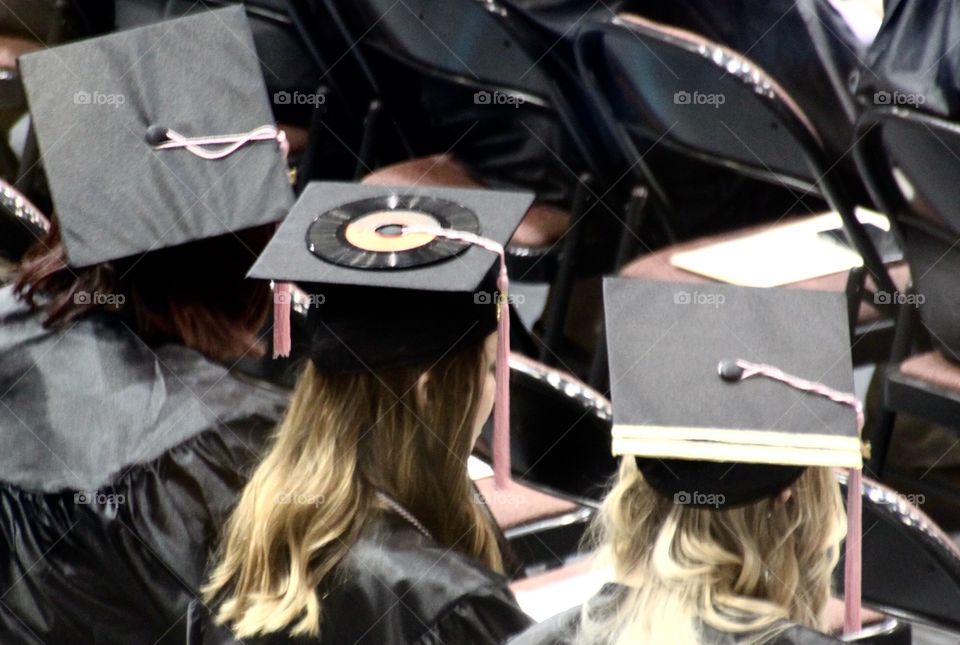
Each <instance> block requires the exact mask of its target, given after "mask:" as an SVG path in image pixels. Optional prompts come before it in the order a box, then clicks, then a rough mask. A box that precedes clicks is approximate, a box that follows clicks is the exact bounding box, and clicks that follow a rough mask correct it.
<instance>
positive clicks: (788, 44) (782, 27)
mask: <svg viewBox="0 0 960 645" xmlns="http://www.w3.org/2000/svg"><path fill="white" fill-rule="evenodd" d="M814 4H815V6H816V9H817V13H818V15H819V16H820V18H821V20H823V21H824V27H825V29H824V31H825V34H826V37H827V39H828V41H829V46H830V50H831V52H832V53H833V55H834V59H835V61H836V64H837V66H838V67H839V69H840V72H841V74H842V75H843V76H844V77H848V76H849V75H850V74H851V73H852V72H854V70H856V69H857V65H858V64H859V63H858V60H859V57H860V56H862V51H861V45H860V43H859V41H858V40H857V39H856V37H855V36H854V35H853V33H852V31H851V30H850V28H849V27H848V26H847V24H846V22H845V21H844V20H843V17H842V16H841V15H840V14H839V13H838V12H837V11H836V10H835V9H833V7H831V6H830V3H829V2H828V0H816V2H815V3H814ZM621 11H624V12H630V13H636V14H639V15H641V16H643V17H645V18H649V19H650V20H654V21H657V22H662V23H665V24H668V25H671V26H673V27H678V28H680V29H686V30H688V31H692V32H694V33H697V34H700V35H702V36H704V37H706V38H709V39H710V40H713V41H716V42H718V43H720V44H722V45H726V46H727V47H729V48H731V49H733V50H734V51H737V52H740V53H742V54H743V55H745V56H746V57H747V58H749V59H750V60H752V61H754V62H755V63H757V64H758V65H759V66H760V67H761V68H762V69H763V70H764V71H766V72H767V73H768V74H770V75H771V76H772V77H773V78H774V79H776V80H777V82H778V83H780V85H782V86H783V88H784V89H785V90H786V91H787V93H788V94H790V96H791V97H793V99H794V100H795V101H796V102H797V103H798V104H799V105H800V107H801V108H802V109H803V111H804V113H806V114H807V115H808V116H809V118H810V120H811V121H812V122H813V124H814V127H815V128H816V129H817V131H818V132H819V133H820V134H821V135H822V136H823V137H824V144H825V145H826V146H827V148H828V149H829V150H831V151H832V152H833V153H834V155H836V156H840V155H844V154H845V153H846V152H847V151H848V150H849V148H850V145H851V144H852V143H853V139H852V135H853V127H852V124H851V123H850V122H849V121H848V120H847V119H844V118H842V115H843V114H844V112H843V108H842V105H841V102H840V99H839V98H838V96H837V91H836V90H835V89H834V88H833V87H832V86H831V84H830V82H829V78H828V76H827V72H826V68H825V66H824V62H823V60H822V59H821V58H820V56H818V54H817V52H816V50H815V49H814V46H813V43H812V40H811V36H810V33H809V31H808V29H807V26H806V24H805V23H804V20H803V17H802V14H801V12H800V9H798V7H797V3H796V2H793V1H792V0H777V1H776V2H768V1H762V0H761V1H758V0H731V1H727V2H712V1H711V0H698V1H695V2H658V1H652V0H627V1H626V2H625V3H624V4H623V5H622V6H621ZM851 163H852V162H851Z"/></svg>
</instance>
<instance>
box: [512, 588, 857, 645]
mask: <svg viewBox="0 0 960 645" xmlns="http://www.w3.org/2000/svg"><path fill="white" fill-rule="evenodd" d="M625 591H626V588H625V587H622V586H620V585H615V584H608V585H605V586H604V588H603V589H602V590H601V591H600V593H599V594H598V595H597V596H595V597H594V598H593V599H592V600H590V601H589V602H590V603H591V604H593V603H598V602H599V603H607V602H615V601H616V597H617V596H618V595H619V594H621V593H623V592H625ZM580 612H581V608H580V607H575V608H573V609H570V610H567V611H565V612H563V613H561V614H558V615H556V616H554V617H552V618H548V619H547V620H545V621H544V622H542V623H540V624H538V625H535V626H533V627H531V628H530V629H528V630H527V631H525V632H524V633H522V634H520V635H519V636H517V637H516V638H514V639H512V640H510V641H509V645H574V643H576V642H578V641H577V640H576V635H577V630H578V629H579V627H580ZM756 636H757V634H756V633H754V632H747V633H743V634H731V633H726V632H721V631H719V630H716V629H714V628H712V627H709V626H706V627H704V628H703V629H702V631H701V634H700V640H699V641H698V642H699V643H701V645H736V644H737V643H752V642H756V641H755V640H753V639H755V638H756ZM762 642H763V643H764V644H765V645H828V644H829V643H842V642H843V641H841V640H838V639H836V638H833V637H832V636H827V635H826V634H821V633H820V632H817V631H814V630H812V629H809V628H807V627H803V626H802V625H795V624H789V625H788V626H786V628H785V629H784V630H783V631H782V632H781V633H779V634H778V635H776V636H775V637H773V638H771V639H767V640H765V641H762ZM598 645H599V644H598Z"/></svg>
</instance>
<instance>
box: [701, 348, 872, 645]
mask: <svg viewBox="0 0 960 645" xmlns="http://www.w3.org/2000/svg"><path fill="white" fill-rule="evenodd" d="M735 364H736V366H737V367H739V368H740V370H741V371H740V373H739V374H733V373H732V372H729V371H726V370H725V367H727V366H726V365H725V364H724V363H721V364H720V375H721V376H722V377H723V378H724V379H727V380H740V381H742V380H744V379H748V378H750V377H751V376H765V377H766V378H770V379H773V380H775V381H780V382H781V383H786V384H787V385H789V386H790V387H793V388H796V389H798V390H802V391H804V392H810V393H811V394H817V395H819V396H824V397H826V398H828V399H830V400H831V401H836V402H837V403H841V404H843V405H849V406H850V407H852V408H853V410H854V412H856V414H857V430H858V432H859V431H861V430H863V403H861V402H860V400H859V399H858V398H857V397H855V396H854V395H852V394H850V393H848V392H840V391H839V390H835V389H833V388H831V387H828V386H826V385H824V384H823V383H818V382H816V381H808V380H807V379H803V378H800V377H799V376H794V375H792V374H787V373H786V372H784V371H783V370H781V369H779V368H777V367H774V366H772V365H766V364H764V363H751V362H750V361H745V360H743V359H739V358H738V359H737V360H736V361H735ZM862 487H863V472H862V471H861V470H860V469H859V468H851V469H849V478H848V479H847V538H846V555H845V558H844V563H843V574H844V575H843V580H844V593H843V601H844V618H843V632H844V634H855V633H857V632H859V631H860V628H861V626H862V624H863V621H862V618H861V615H860V603H861V584H860V582H861V576H862V572H861V565H862V563H861V555H862V554H861V540H862V538H863V535H862V533H863V499H862V494H863V493H862Z"/></svg>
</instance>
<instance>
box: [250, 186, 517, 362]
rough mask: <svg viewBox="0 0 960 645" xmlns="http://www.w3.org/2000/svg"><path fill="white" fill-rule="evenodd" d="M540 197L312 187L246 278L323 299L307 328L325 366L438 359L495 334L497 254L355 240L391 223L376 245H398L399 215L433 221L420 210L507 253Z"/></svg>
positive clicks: (449, 245) (439, 242)
mask: <svg viewBox="0 0 960 645" xmlns="http://www.w3.org/2000/svg"><path fill="white" fill-rule="evenodd" d="M532 200H533V195H532V194H530V193H521V192H500V191H491V190H471V189H461V188H457V189H453V188H434V187H431V188H419V187H404V188H390V187H383V186H366V185H360V184H352V183H337V182H317V183H311V184H310V185H309V186H307V188H306V190H304V192H303V194H302V195H301V196H300V198H299V199H298V200H297V203H296V205H295V206H294V207H293V210H291V212H290V215H289V216H288V217H287V218H286V220H285V221H284V222H283V225H282V226H281V227H280V229H279V230H278V231H277V233H276V234H275V235H274V237H273V240H271V242H270V244H268V245H267V248H266V249H265V250H264V251H263V253H262V254H261V256H260V258H259V259H258V260H257V262H256V264H254V266H253V268H252V269H251V270H250V273H249V276H250V277H254V278H263V279H270V280H277V281H285V282H293V283H296V284H297V285H299V286H300V287H301V288H303V289H304V290H305V291H307V292H309V293H310V294H312V295H313V296H314V297H313V298H311V301H312V302H313V303H314V304H315V305H316V306H314V307H311V308H310V310H309V314H308V316H307V320H306V323H307V327H308V328H309V334H308V336H309V344H310V348H309V349H310V356H311V358H312V359H313V361H314V363H315V364H316V365H317V367H318V368H319V369H321V370H326V371H336V372H350V371H360V370H364V369H367V368H369V369H378V368H389V367H395V366H400V365H408V364H418V363H430V362H432V361H436V360H438V359H439V358H440V357H442V356H443V355H445V354H446V353H447V352H449V351H451V349H453V348H455V347H456V346H462V345H464V344H466V343H467V342H469V341H470V340H472V339H477V338H481V337H483V336H485V335H487V334H489V333H491V332H492V331H493V330H494V329H495V328H496V309H497V308H496V307H495V306H493V305H494V304H495V301H496V298H497V295H496V291H497V286H496V279H497V270H496V269H497V256H496V255H495V254H494V253H491V252H490V251H487V250H485V249H482V248H477V247H475V246H471V245H466V244H463V243H460V242H456V241H452V240H443V239H439V238H437V239H433V240H432V241H430V242H429V243H427V244H425V245H423V246H418V247H416V248H412V249H409V250H400V251H398V252H390V251H381V252H378V251H370V250H364V249H361V248H359V247H357V246H355V245H354V243H359V244H361V245H363V246H365V247H369V245H368V244H367V243H366V242H364V241H359V242H358V240H357V239H356V236H357V235H364V234H365V232H366V231H376V230H377V229H378V228H383V227H386V228H385V229H384V232H386V233H387V234H388V235H387V236H384V237H382V238H380V240H379V241H380V242H384V243H386V244H387V245H388V246H389V245H390V244H391V243H392V242H391V240H397V239H398V238H397V237H395V234H396V233H397V232H398V231H397V230H393V231H391V230H390V227H389V224H390V222H392V221H394V220H393V219H392V218H395V216H397V215H399V216H401V217H408V216H409V215H410V214H413V217H414V219H413V220H410V223H411V225H420V224H426V225H429V224H430V223H431V220H430V219H429V217H430V216H429V215H427V216H425V215H424V214H423V213H432V214H433V215H432V217H433V220H434V225H437V224H439V225H440V226H441V227H444V228H448V229H455V230H460V231H466V232H468V233H474V234H476V235H479V236H482V237H484V238H488V239H490V240H493V241H494V242H497V243H499V244H502V245H505V244H506V243H507V241H508V240H509V239H510V236H511V235H512V234H513V231H514V229H516V227H517V225H518V223H519V222H520V219H521V218H522V217H523V215H524V213H525V212H526V210H527V208H528V207H529V206H530V203H531V202H532ZM376 213H380V214H379V215H377V214H376ZM371 214H374V215H371ZM384 217H386V218H387V219H382V218H384ZM425 217H426V218H427V219H424V218H425ZM370 224H373V228H370V227H369V226H368V225H370ZM391 232H392V233H393V234H394V237H390V236H389V234H390V233H391ZM379 237H380V236H378V235H373V236H372V238H373V244H374V246H376V244H377V243H378V240H377V238H379ZM410 239H411V240H412V243H413V244H414V245H416V244H419V243H421V242H423V241H424V240H427V239H429V238H428V237H422V238H420V239H419V240H418V239H417V238H416V237H413V238H410ZM401 246H405V244H401ZM410 265H412V266H410ZM295 341H296V339H295Z"/></svg>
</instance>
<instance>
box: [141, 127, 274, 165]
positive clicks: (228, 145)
mask: <svg viewBox="0 0 960 645" xmlns="http://www.w3.org/2000/svg"><path fill="white" fill-rule="evenodd" d="M165 135H166V137H167V140H166V141H159V142H157V143H156V144H155V145H154V146H153V148H154V150H170V149H173V148H184V149H186V150H187V151H189V152H191V153H193V154H195V155H196V156H198V157H200V158H201V159H206V160H208V161H217V160H218V159H224V158H226V157H228V156H230V155H232V154H233V153H234V152H236V151H237V150H239V149H240V148H242V147H243V146H245V145H247V144H248V143H252V142H254V141H276V142H277V145H279V146H280V151H281V152H282V153H283V158H284V159H286V158H287V155H288V153H289V151H290V144H289V142H288V141H287V134H286V133H285V132H284V131H283V130H281V129H280V128H277V127H276V126H272V125H261V126H260V127H259V128H254V129H253V130H250V131H249V132H241V133H238V134H222V135H214V136H208V137H185V136H183V135H182V134H180V133H179V132H176V131H175V130H170V129H167V130H166V131H165ZM204 146H223V147H222V148H220V149H219V150H206V149H205V148H204Z"/></svg>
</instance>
